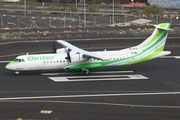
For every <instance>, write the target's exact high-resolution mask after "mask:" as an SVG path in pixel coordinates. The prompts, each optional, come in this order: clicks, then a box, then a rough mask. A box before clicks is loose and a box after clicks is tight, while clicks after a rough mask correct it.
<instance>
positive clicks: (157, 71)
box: [0, 38, 180, 120]
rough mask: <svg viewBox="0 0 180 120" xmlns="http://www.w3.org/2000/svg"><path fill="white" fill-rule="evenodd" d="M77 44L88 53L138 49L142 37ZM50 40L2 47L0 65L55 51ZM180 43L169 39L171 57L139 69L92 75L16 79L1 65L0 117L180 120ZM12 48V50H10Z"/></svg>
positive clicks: (48, 74)
mask: <svg viewBox="0 0 180 120" xmlns="http://www.w3.org/2000/svg"><path fill="white" fill-rule="evenodd" d="M109 41H110V40H84V41H83V40H76V41H71V40H70V43H72V44H74V45H76V46H78V47H80V48H83V49H86V50H89V51H91V50H92V51H96V50H104V49H107V50H112V49H122V48H125V47H129V46H133V45H137V44H139V43H141V42H142V41H143V39H136V40H133V39H128V40H125V39H124V40H123V39H114V40H111V42H109ZM51 45H52V41H50V42H48V41H46V42H43V41H40V42H38V43H36V42H33V41H32V42H29V43H26V42H19V43H13V44H3V45H0V61H10V60H13V59H14V58H15V57H16V56H18V55H20V54H26V53H30V54H31V53H47V52H51V51H52V50H51ZM179 47H180V42H179V41H178V39H174V38H170V39H168V42H167V44H166V47H165V50H169V51H171V52H172V54H171V55H170V56H169V57H162V58H159V59H154V60H151V61H147V62H144V63H141V64H138V65H133V66H127V67H115V68H102V69H98V70H94V71H92V72H91V74H90V75H89V76H83V75H82V74H81V73H76V72H75V73H74V72H67V71H53V72H42V73H24V74H21V75H19V76H15V75H14V74H13V73H12V72H10V71H7V70H6V69H5V68H4V66H5V64H6V63H4V62H2V63H0V69H1V70H0V74H1V79H0V85H1V87H0V105H1V107H0V113H1V114H0V118H1V119H17V118H24V119H42V120H44V119H48V120H49V119H57V120H59V119H66V120H71V119H74V118H77V119H78V120H84V119H87V120H92V119H93V120H96V119H98V120H99V119H103V120H109V119H113V120H119V119H134V118H135V119H147V120H148V119H157V120H159V119H163V120H169V119H172V120H173V119H174V120H175V119H179V118H180V115H179V113H180V102H179V100H180V81H179V67H180V62H179V60H180V57H179V56H180V54H179V49H180V48H179ZM12 48H13V50H12ZM47 114H48V115H47Z"/></svg>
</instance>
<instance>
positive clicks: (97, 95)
mask: <svg viewBox="0 0 180 120" xmlns="http://www.w3.org/2000/svg"><path fill="white" fill-rule="evenodd" d="M179 94H180V92H152V93H116V94H89V95H60V96H34V97H7V98H0V101H3V100H28V99H29V100H30V99H49V98H84V97H112V96H150V95H179Z"/></svg>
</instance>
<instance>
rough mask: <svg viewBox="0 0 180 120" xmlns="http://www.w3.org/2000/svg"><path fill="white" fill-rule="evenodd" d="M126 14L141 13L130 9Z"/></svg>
mask: <svg viewBox="0 0 180 120" xmlns="http://www.w3.org/2000/svg"><path fill="white" fill-rule="evenodd" d="M128 14H133V15H140V14H141V13H140V12H139V11H138V10H130V11H129V12H128Z"/></svg>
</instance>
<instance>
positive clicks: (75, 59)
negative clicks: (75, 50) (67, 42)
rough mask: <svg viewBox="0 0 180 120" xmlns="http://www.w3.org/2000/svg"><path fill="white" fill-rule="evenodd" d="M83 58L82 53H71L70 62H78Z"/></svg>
mask: <svg viewBox="0 0 180 120" xmlns="http://www.w3.org/2000/svg"><path fill="white" fill-rule="evenodd" d="M83 60H85V59H84V58H83V56H82V54H75V55H71V61H72V62H78V61H83Z"/></svg>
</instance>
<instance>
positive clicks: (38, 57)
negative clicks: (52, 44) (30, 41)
mask: <svg viewBox="0 0 180 120" xmlns="http://www.w3.org/2000/svg"><path fill="white" fill-rule="evenodd" d="M54 57H55V56H28V61H35V60H53V59H54Z"/></svg>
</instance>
